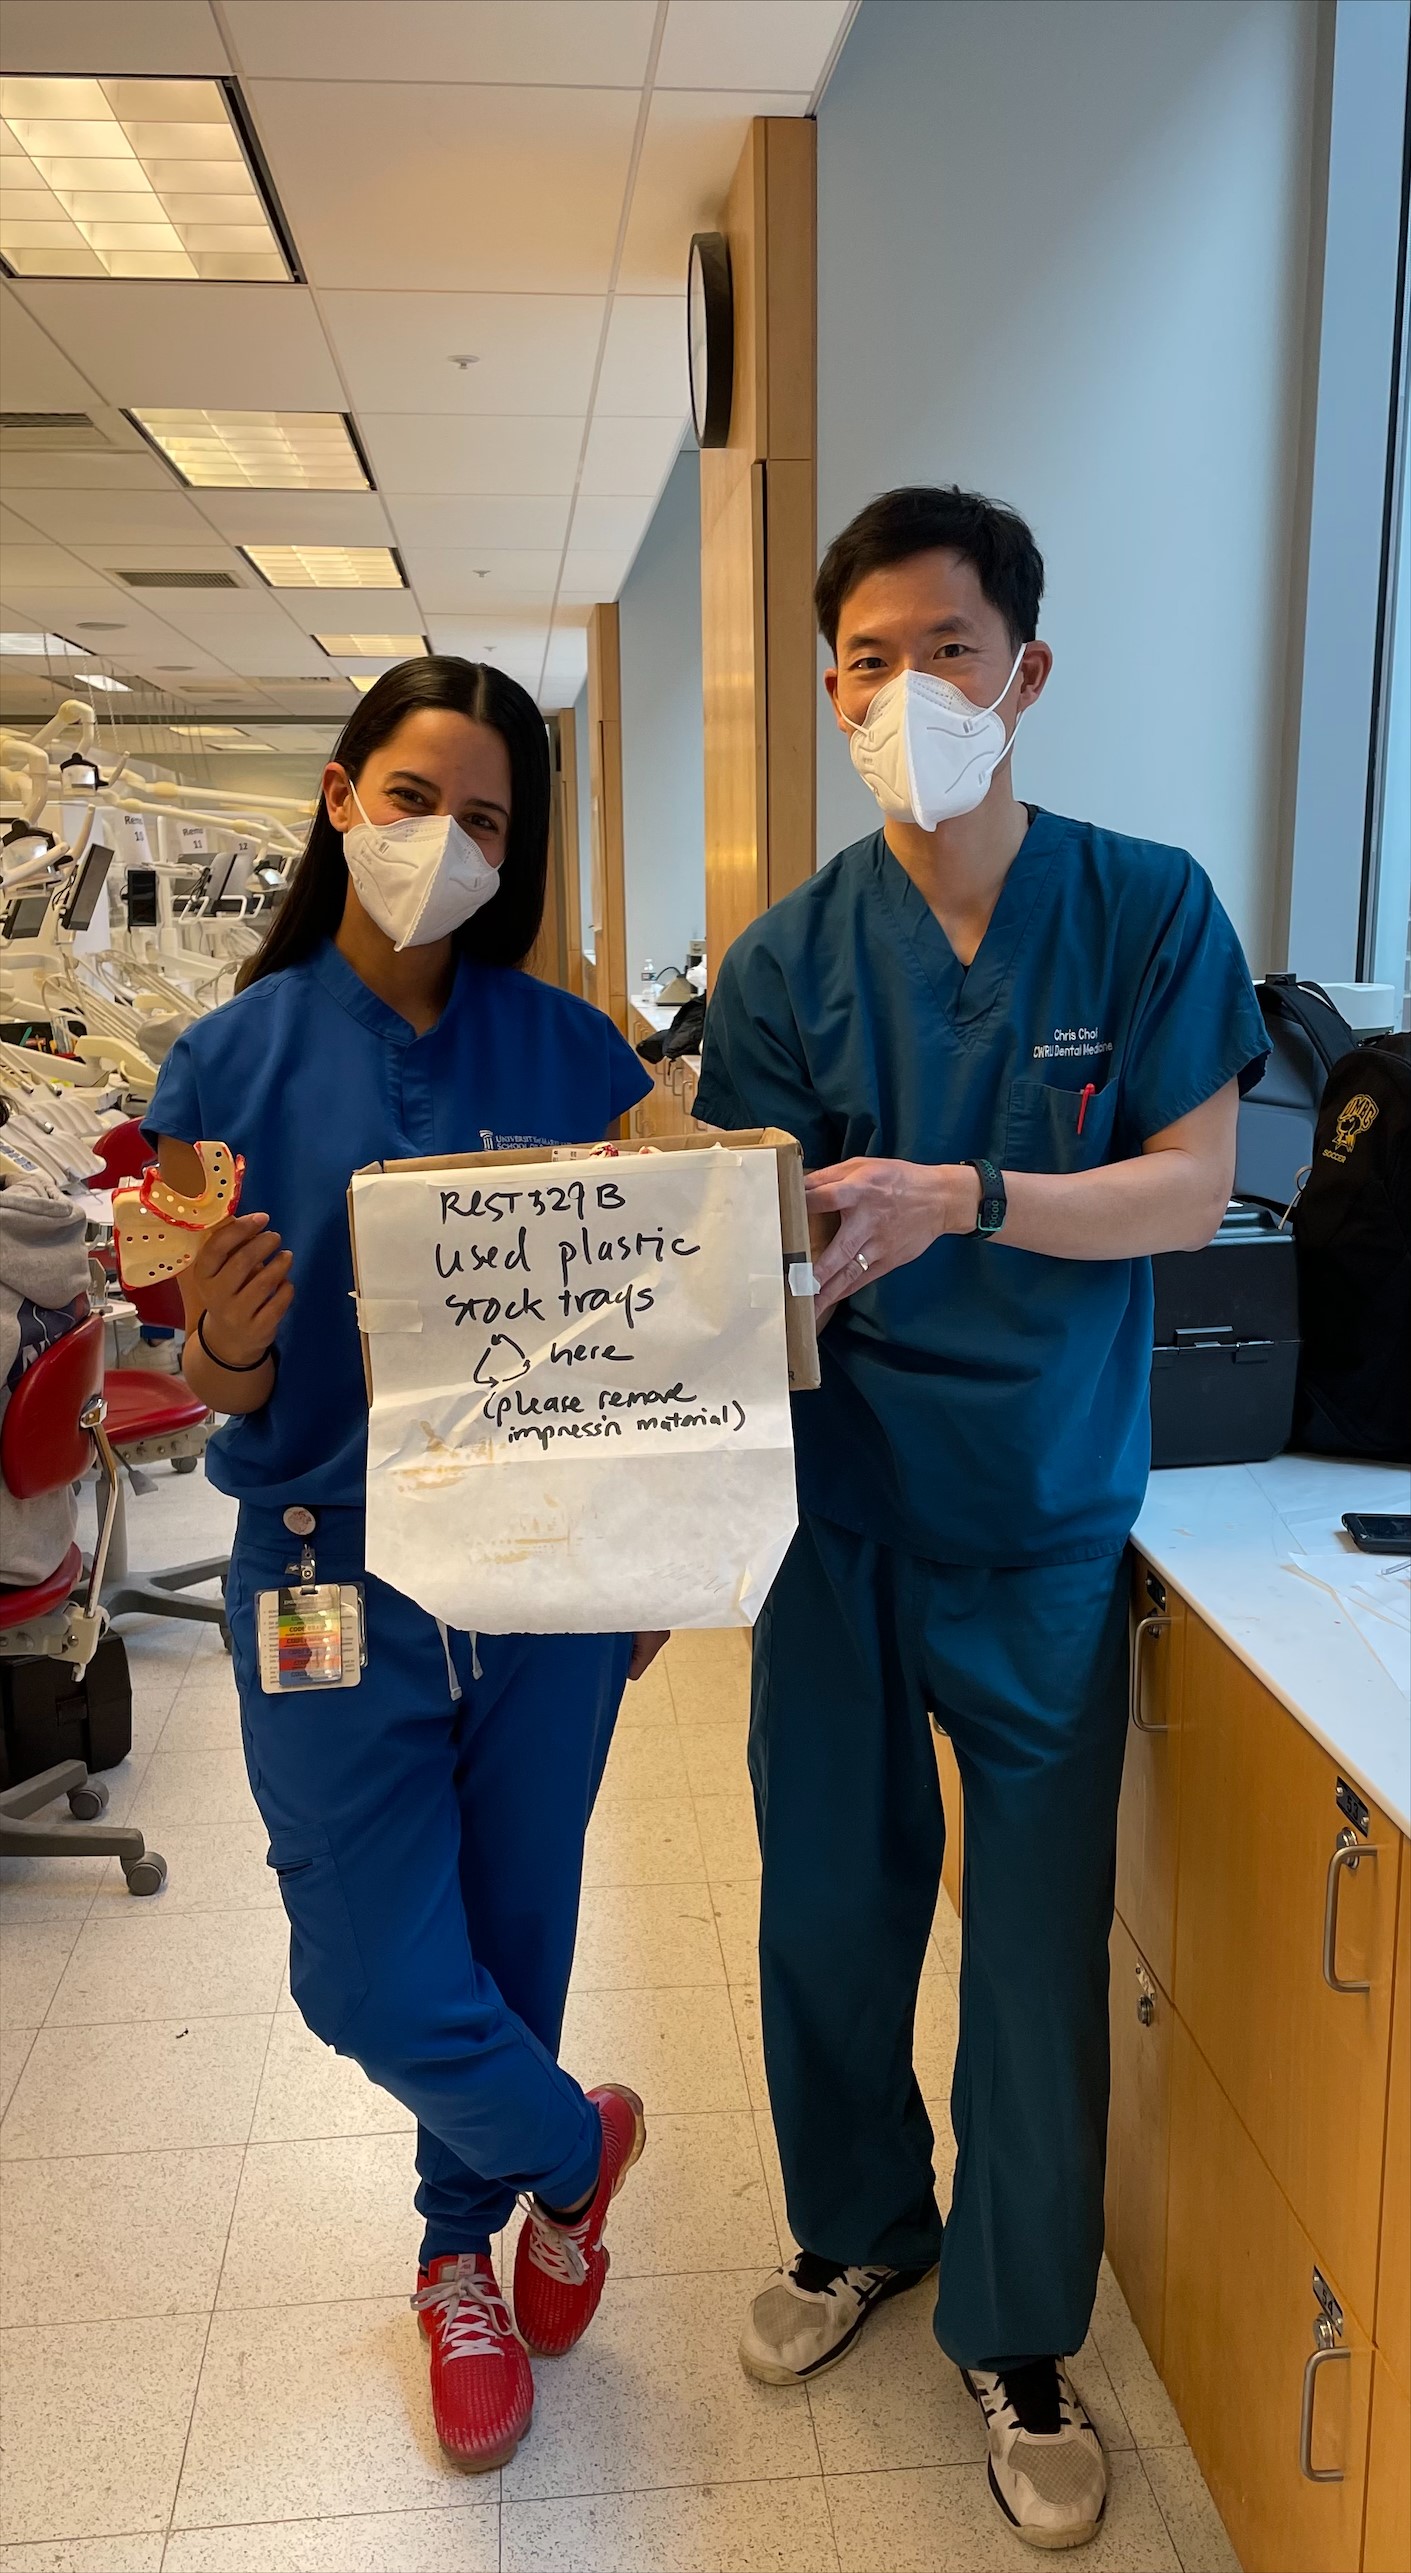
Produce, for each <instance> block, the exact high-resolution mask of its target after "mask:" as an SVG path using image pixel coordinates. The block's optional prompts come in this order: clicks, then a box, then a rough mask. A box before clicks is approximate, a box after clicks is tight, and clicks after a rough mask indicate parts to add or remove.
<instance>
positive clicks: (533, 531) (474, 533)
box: [387, 492, 568, 553]
mask: <svg viewBox="0 0 1411 2573" xmlns="http://www.w3.org/2000/svg"><path fill="white" fill-rule="evenodd" d="M387 506H388V509H389V510H390V512H391V516H392V523H393V526H394V528H395V529H396V535H397V542H398V544H399V545H401V546H407V545H419V546H428V545H494V546H497V547H498V548H500V549H501V550H502V551H504V552H509V553H518V552H522V551H524V550H526V549H528V550H530V551H533V550H536V549H540V548H543V547H546V546H554V547H556V548H557V547H561V546H562V544H563V540H564V538H565V536H566V535H567V534H568V495H567V493H566V492H561V493H555V494H553V495H552V496H547V495H546V496H545V497H544V498H542V499H537V500H535V499H529V500H525V499H519V498H516V497H515V496H514V495H513V494H509V495H508V496H506V495H504V494H494V493H480V492H466V493H451V494H447V493H444V492H441V493H435V494H417V493H414V492H398V493H396V494H395V495H394V496H393V498H392V499H390V500H389V501H388V504H387Z"/></svg>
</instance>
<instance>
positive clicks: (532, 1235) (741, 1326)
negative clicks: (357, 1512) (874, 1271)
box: [351, 1148, 797, 1634]
mask: <svg viewBox="0 0 1411 2573" xmlns="http://www.w3.org/2000/svg"><path fill="white" fill-rule="evenodd" d="M351 1206H352V1222H353V1232H354V1239H355V1244H356V1255H357V1276H358V1289H359V1313H360V1317H361V1319H362V1321H363V1323H364V1327H365V1328H366V1329H367V1332H368V1347H369V1351H370V1357H371V1374H372V1404H371V1411H370V1417H369V1425H368V1481H367V1508H368V1518H367V1562H368V1567H369V1570H370V1571H372V1572H374V1573H376V1574H378V1575H379V1576H380V1577H381V1578H382V1579H383V1580H385V1581H388V1582H390V1583H391V1584H392V1585H393V1586H394V1587H395V1588H396V1589H398V1590H401V1591H403V1592H405V1593H406V1594H407V1596H408V1597H410V1598H412V1599H415V1600H416V1601H418V1602H419V1604H420V1605H421V1606H422V1607H423V1608H425V1609H427V1610H428V1611H429V1612H430V1614H431V1615H432V1616H434V1617H438V1618H440V1620H441V1621H442V1623H443V1624H445V1625H447V1626H454V1627H457V1628H462V1629H465V1628H469V1629H471V1630H473V1631H478V1632H480V1633H482V1634H506V1633H511V1634H513V1633H533V1634H546V1633H547V1634H566V1633H620V1632H625V1631H633V1630H636V1629H639V1628H656V1627H682V1626H728V1625H745V1624H752V1623H753V1621H754V1618H755V1616H756V1615H757V1614H758V1611H759V1609H760V1607H761V1606H762V1604H763V1601H764V1599H765V1596H766V1595H767V1593H768V1590H769V1587H770V1584H771V1582H772V1581H773V1578H774V1575H775V1573H776V1571H777V1570H778V1567H779V1564H780V1563H781V1561H782V1560H783V1556H784V1552H785V1549H786V1547H787V1545H788V1543H789V1540H790V1538H791V1536H792V1535H793V1532H794V1528H795V1526H796V1524H797V1507H796V1502H795V1493H794V1459H793V1438H792V1427H791V1422H790V1415H789V1398H788V1363H787V1356H786V1341H785V1326H784V1275H783V1254H782V1248H781V1240H780V1224H779V1199H778V1175H777V1164H776V1160H775V1156H774V1154H773V1152H772V1151H753V1152H751V1151H731V1150H729V1149H728V1148H716V1149H714V1150H701V1151H699V1152H683V1153H673V1154H666V1153H662V1154H652V1155H635V1154H634V1155H624V1156H621V1157H615V1158H595V1159H591V1160H574V1161H571V1162H568V1161H557V1162H556V1161H553V1160H550V1159H548V1158H546V1159H545V1160H544V1161H542V1162H536V1163H533V1164H516V1165H505V1166H504V1167H502V1168H495V1167H493V1166H489V1167H484V1166H482V1167H478V1168H475V1169H455V1168H448V1169H442V1170H439V1171H436V1170H425V1169H421V1170H388V1171H383V1172H369V1173H364V1174H362V1175H360V1176H358V1177H356V1178H355V1179H354V1181H353V1183H352V1195H351ZM413 1300H414V1301H415V1303H416V1305H417V1306H418V1307H419V1311H420V1328H419V1329H416V1328H411V1329H409V1328H408V1327H407V1323H408V1318H409V1316H408V1306H409V1305H410V1303H411V1302H412V1301H413ZM383 1322H385V1323H386V1324H388V1325H389V1326H391V1327H388V1328H386V1329H379V1328H378V1325H379V1323H383Z"/></svg>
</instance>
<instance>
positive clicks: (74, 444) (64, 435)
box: [0, 411, 112, 455]
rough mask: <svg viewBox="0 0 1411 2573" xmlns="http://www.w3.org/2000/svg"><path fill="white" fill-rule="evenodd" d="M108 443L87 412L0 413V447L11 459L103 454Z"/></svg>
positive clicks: (107, 439)
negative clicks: (87, 450)
mask: <svg viewBox="0 0 1411 2573" xmlns="http://www.w3.org/2000/svg"><path fill="white" fill-rule="evenodd" d="M111 443H112V442H111V440H110V439H109V438H107V437H106V436H105V435H104V433H103V431H102V430H101V429H100V428H99V426H98V424H97V422H96V420H90V419H89V416H88V414H87V412H86V411H0V447H3V448H5V449H6V450H7V451H8V452H9V453H10V454H11V455H16V454H19V455H23V454H25V453H29V454H39V455H53V454H56V453H60V452H62V453H67V454H72V453H73V452H74V450H75V449H81V448H84V447H102V448H104V449H105V450H106V449H107V448H108V447H110V445H111Z"/></svg>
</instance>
